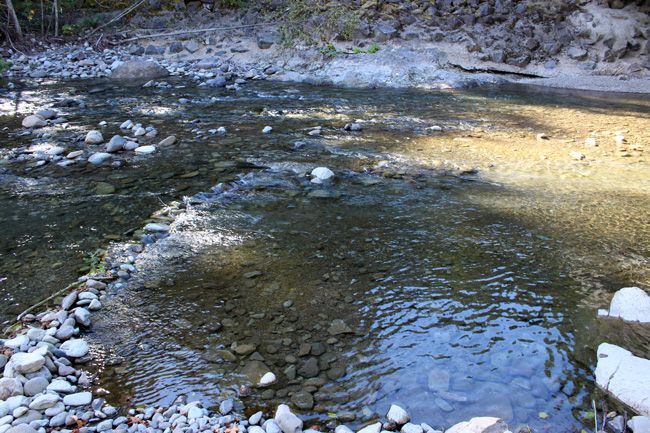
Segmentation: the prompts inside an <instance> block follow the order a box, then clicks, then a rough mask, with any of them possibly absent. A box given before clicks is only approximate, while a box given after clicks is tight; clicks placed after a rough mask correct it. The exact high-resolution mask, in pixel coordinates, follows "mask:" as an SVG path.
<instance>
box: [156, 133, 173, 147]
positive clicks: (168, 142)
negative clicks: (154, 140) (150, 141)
mask: <svg viewBox="0 0 650 433" xmlns="http://www.w3.org/2000/svg"><path fill="white" fill-rule="evenodd" d="M174 143H176V136H175V135H170V136H169V137H167V138H165V139H164V140H162V141H161V142H160V143H158V146H170V145H172V144H174Z"/></svg>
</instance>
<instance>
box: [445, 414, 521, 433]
mask: <svg viewBox="0 0 650 433" xmlns="http://www.w3.org/2000/svg"><path fill="white" fill-rule="evenodd" d="M507 431H508V424H506V423H505V421H504V420H502V419H500V418H493V417H488V416H483V417H478V418H472V419H471V420H469V421H464V422H461V423H458V424H456V425H455V426H453V427H451V428H449V429H448V430H445V433H506V432H507Z"/></svg>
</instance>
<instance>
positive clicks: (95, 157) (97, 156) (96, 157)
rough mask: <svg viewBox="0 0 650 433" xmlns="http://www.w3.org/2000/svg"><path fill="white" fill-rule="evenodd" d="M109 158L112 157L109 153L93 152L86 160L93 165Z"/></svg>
mask: <svg viewBox="0 0 650 433" xmlns="http://www.w3.org/2000/svg"><path fill="white" fill-rule="evenodd" d="M111 158H113V156H112V155H111V154H110V153H106V152H95V153H93V154H92V155H90V156H89V157H88V162H89V163H91V164H94V165H100V164H102V163H104V162H105V161H108V160H109V159H111Z"/></svg>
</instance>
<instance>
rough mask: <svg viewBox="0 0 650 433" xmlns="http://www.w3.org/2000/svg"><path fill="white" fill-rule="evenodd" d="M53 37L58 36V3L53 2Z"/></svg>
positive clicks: (56, 1)
mask: <svg viewBox="0 0 650 433" xmlns="http://www.w3.org/2000/svg"><path fill="white" fill-rule="evenodd" d="M54 36H59V2H58V0H54Z"/></svg>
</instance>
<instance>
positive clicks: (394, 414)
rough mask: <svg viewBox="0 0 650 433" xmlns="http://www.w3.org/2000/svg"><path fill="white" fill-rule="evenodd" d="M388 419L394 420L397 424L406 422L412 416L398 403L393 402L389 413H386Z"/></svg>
mask: <svg viewBox="0 0 650 433" xmlns="http://www.w3.org/2000/svg"><path fill="white" fill-rule="evenodd" d="M386 419H387V420H388V421H390V422H394V423H395V424H397V425H403V424H406V423H407V422H409V421H410V420H411V416H410V415H409V414H408V412H406V411H405V410H404V409H402V408H401V407H399V406H397V405H396V404H392V405H391V406H390V409H388V413H387V414H386Z"/></svg>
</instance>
